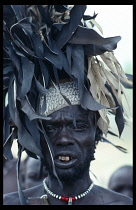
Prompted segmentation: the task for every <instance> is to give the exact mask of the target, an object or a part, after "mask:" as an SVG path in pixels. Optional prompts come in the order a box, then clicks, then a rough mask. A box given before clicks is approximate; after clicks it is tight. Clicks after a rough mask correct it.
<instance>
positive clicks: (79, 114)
mask: <svg viewBox="0 0 136 210" xmlns="http://www.w3.org/2000/svg"><path fill="white" fill-rule="evenodd" d="M73 114H74V115H75V118H76V120H88V116H89V115H91V116H92V118H91V119H93V112H89V111H86V110H84V109H83V108H82V107H81V106H80V105H74V106H72V107H64V108H62V109H60V110H58V111H56V112H54V113H52V114H51V115H49V116H50V117H51V120H50V122H55V121H59V120H62V119H65V120H71V121H73Z"/></svg>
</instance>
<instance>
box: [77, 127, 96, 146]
mask: <svg viewBox="0 0 136 210" xmlns="http://www.w3.org/2000/svg"><path fill="white" fill-rule="evenodd" d="M73 137H75V139H76V140H77V141H78V142H79V143H80V144H82V145H84V146H91V145H94V142H95V129H94V130H91V131H90V129H87V130H86V131H85V132H81V133H77V134H75V135H73Z"/></svg>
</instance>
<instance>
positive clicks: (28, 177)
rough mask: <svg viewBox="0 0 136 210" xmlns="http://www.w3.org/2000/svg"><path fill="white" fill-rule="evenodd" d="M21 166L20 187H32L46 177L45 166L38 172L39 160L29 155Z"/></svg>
mask: <svg viewBox="0 0 136 210" xmlns="http://www.w3.org/2000/svg"><path fill="white" fill-rule="evenodd" d="M22 165H23V167H22V170H21V177H22V180H23V181H22V183H21V185H22V188H23V189H27V188H30V187H34V186H36V185H38V184H41V183H42V181H43V179H45V177H47V175H48V174H47V171H46V169H45V168H43V171H42V173H41V174H39V170H38V169H39V168H40V160H38V159H34V158H31V157H29V156H28V157H27V158H26V159H25V160H24V161H23V164H22Z"/></svg>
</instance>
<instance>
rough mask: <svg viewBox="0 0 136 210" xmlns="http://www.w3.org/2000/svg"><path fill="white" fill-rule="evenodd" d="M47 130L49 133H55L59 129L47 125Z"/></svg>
mask: <svg viewBox="0 0 136 210" xmlns="http://www.w3.org/2000/svg"><path fill="white" fill-rule="evenodd" d="M45 130H46V132H47V133H53V132H55V131H56V130H57V128H56V127H54V126H52V125H46V127H45Z"/></svg>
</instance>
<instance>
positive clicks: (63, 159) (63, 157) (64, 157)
mask: <svg viewBox="0 0 136 210" xmlns="http://www.w3.org/2000/svg"><path fill="white" fill-rule="evenodd" d="M58 158H59V160H60V161H62V162H68V161H70V160H71V159H72V157H70V156H59V157H58Z"/></svg>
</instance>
